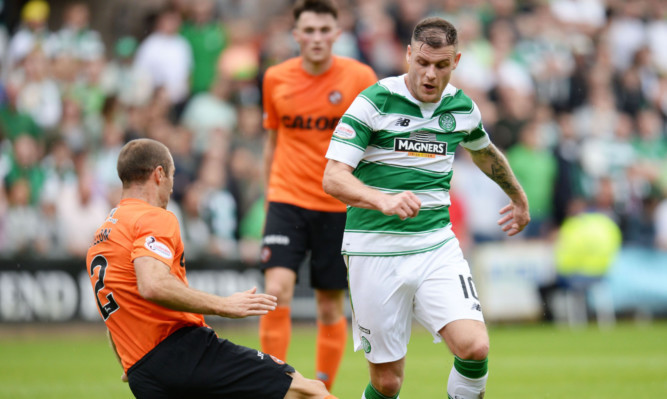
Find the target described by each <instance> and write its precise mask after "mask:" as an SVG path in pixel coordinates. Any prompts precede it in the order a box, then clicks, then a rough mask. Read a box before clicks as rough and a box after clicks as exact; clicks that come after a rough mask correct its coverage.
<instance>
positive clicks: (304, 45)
mask: <svg viewBox="0 0 667 399" xmlns="http://www.w3.org/2000/svg"><path fill="white" fill-rule="evenodd" d="M293 14H294V19H295V22H296V26H295V27H294V30H293V36H294V38H295V40H296V42H297V43H298V44H299V47H300V50H301V55H300V56H299V57H295V58H292V59H289V60H287V61H285V62H283V63H281V64H278V65H276V66H273V67H271V68H269V69H268V70H267V71H266V74H265V77H264V86H263V105H264V127H265V128H266V129H267V130H268V139H267V142H266V147H265V153H264V155H265V175H266V181H267V182H268V187H267V201H268V213H267V220H266V225H265V229H264V239H263V248H262V264H261V268H262V270H263V271H264V275H265V282H266V284H265V290H266V292H267V293H268V294H271V295H274V296H276V297H277V298H278V307H277V308H276V310H275V311H274V312H271V313H269V314H267V315H265V316H263V317H262V318H261V319H260V328H259V332H260V341H261V345H262V350H263V351H265V352H267V353H271V354H272V355H275V356H277V357H279V358H281V359H284V358H285V357H286V355H287V348H288V345H289V341H290V332H291V312H290V306H291V302H292V298H293V296H294V286H295V284H296V280H297V275H298V270H299V267H300V266H301V264H302V262H303V261H304V259H306V256H307V255H308V254H309V255H310V284H311V286H312V287H313V288H314V289H315V299H316V302H317V325H318V334H317V349H316V373H317V378H318V379H320V380H321V381H323V382H324V383H325V384H326V386H327V387H328V388H329V389H331V386H332V384H333V381H334V378H335V375H336V372H337V370H338V367H339V365H340V362H341V359H342V356H343V353H344V350H345V343H346V340H347V321H346V318H345V315H344V312H343V305H344V300H343V299H344V290H345V288H347V270H346V267H345V263H344V262H343V258H342V255H341V254H340V249H341V245H342V237H343V229H344V227H345V211H346V207H345V205H344V204H343V203H342V202H340V201H339V200H337V199H335V198H333V197H331V196H329V195H328V194H326V193H324V191H323V190H322V176H323V175H324V167H325V165H326V159H325V157H324V156H325V154H326V151H327V148H328V146H329V141H330V139H331V135H332V133H333V130H334V129H335V127H336V125H337V123H338V120H339V119H340V117H341V116H342V115H343V113H344V112H345V110H346V109H347V108H348V107H349V105H350V104H351V103H352V101H353V100H354V98H355V97H356V96H357V94H359V92H361V91H362V90H364V89H365V88H366V87H368V86H370V85H372V84H374V83H375V82H376V81H377V78H376V76H375V73H374V72H373V70H372V69H371V68H370V67H368V66H367V65H364V64H362V63H360V62H358V61H356V60H353V59H349V58H345V57H339V56H335V55H333V54H332V46H333V44H334V42H335V41H336V39H337V38H338V36H339V35H340V33H341V30H340V28H339V27H338V23H337V17H338V10H337V8H336V6H335V5H334V3H333V2H332V1H331V0H301V1H298V2H297V3H296V4H295V6H294V9H293Z"/></svg>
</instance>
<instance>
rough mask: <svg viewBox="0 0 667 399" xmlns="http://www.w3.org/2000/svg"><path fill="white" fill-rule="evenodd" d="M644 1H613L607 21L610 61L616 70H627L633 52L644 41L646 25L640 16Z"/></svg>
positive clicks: (642, 44)
mask: <svg viewBox="0 0 667 399" xmlns="http://www.w3.org/2000/svg"><path fill="white" fill-rule="evenodd" d="M645 3H646V2H644V1H640V0H626V1H621V2H617V3H615V5H616V7H615V8H614V9H613V10H612V16H611V20H610V21H609V30H608V32H607V34H608V35H609V37H608V40H609V43H613V45H612V47H611V50H612V52H613V57H612V62H613V65H614V68H615V69H616V70H617V71H625V70H627V69H628V68H629V67H630V66H631V65H632V62H633V58H634V56H635V53H637V51H638V50H639V49H640V48H641V47H642V46H644V44H645V43H646V26H645V24H644V21H642V18H643V16H644V12H645V11H646V9H645Z"/></svg>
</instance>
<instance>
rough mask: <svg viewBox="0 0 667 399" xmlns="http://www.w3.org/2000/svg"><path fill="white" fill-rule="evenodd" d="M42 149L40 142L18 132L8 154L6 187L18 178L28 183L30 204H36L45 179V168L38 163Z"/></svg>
mask: <svg viewBox="0 0 667 399" xmlns="http://www.w3.org/2000/svg"><path fill="white" fill-rule="evenodd" d="M43 151H44V149H43V148H42V145H41V143H38V142H37V141H36V140H35V138H33V137H32V136H31V135H29V134H20V135H19V136H18V137H16V138H15V139H14V142H13V146H12V152H11V154H10V155H9V160H10V169H9V171H8V173H7V176H5V183H6V185H7V187H8V188H9V187H11V186H12V185H13V184H14V182H16V181H18V180H25V181H26V182H27V183H28V187H29V190H28V194H29V197H28V198H29V203H30V205H37V204H38V203H39V198H40V195H41V193H42V188H43V186H44V181H45V179H46V172H45V170H44V169H43V168H42V167H41V166H40V165H39V161H40V158H41V157H42V155H43Z"/></svg>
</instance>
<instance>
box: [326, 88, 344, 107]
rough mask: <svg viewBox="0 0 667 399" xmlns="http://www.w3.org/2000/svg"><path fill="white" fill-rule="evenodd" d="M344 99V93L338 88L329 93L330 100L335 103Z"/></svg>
mask: <svg viewBox="0 0 667 399" xmlns="http://www.w3.org/2000/svg"><path fill="white" fill-rule="evenodd" d="M341 101H343V94H342V93H341V92H339V91H338V90H334V91H332V92H331V93H329V102H330V103H331V104H333V105H336V104H340V102H341Z"/></svg>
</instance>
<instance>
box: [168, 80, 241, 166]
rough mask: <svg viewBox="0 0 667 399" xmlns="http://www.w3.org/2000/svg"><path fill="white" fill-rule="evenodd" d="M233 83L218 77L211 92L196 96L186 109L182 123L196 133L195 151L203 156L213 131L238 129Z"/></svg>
mask: <svg viewBox="0 0 667 399" xmlns="http://www.w3.org/2000/svg"><path fill="white" fill-rule="evenodd" d="M230 96H231V82H230V81H229V80H228V78H226V77H224V76H218V77H217V78H216V80H215V82H213V85H212V86H211V88H210V90H209V91H208V92H205V93H199V94H196V95H195V96H194V97H193V98H192V99H191V100H190V101H189V102H188V105H187V106H186V107H185V110H184V111H183V115H182V117H181V123H182V124H183V125H184V126H185V127H187V128H188V129H190V130H191V131H192V132H193V133H194V137H193V139H194V143H193V149H194V150H195V152H196V153H198V154H202V153H203V152H204V151H205V150H206V149H207V148H209V146H210V138H209V136H210V132H211V130H212V129H223V130H225V131H227V132H231V131H232V130H234V129H235V128H236V118H237V116H236V109H235V108H234V107H233V106H232V104H231V103H230Z"/></svg>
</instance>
